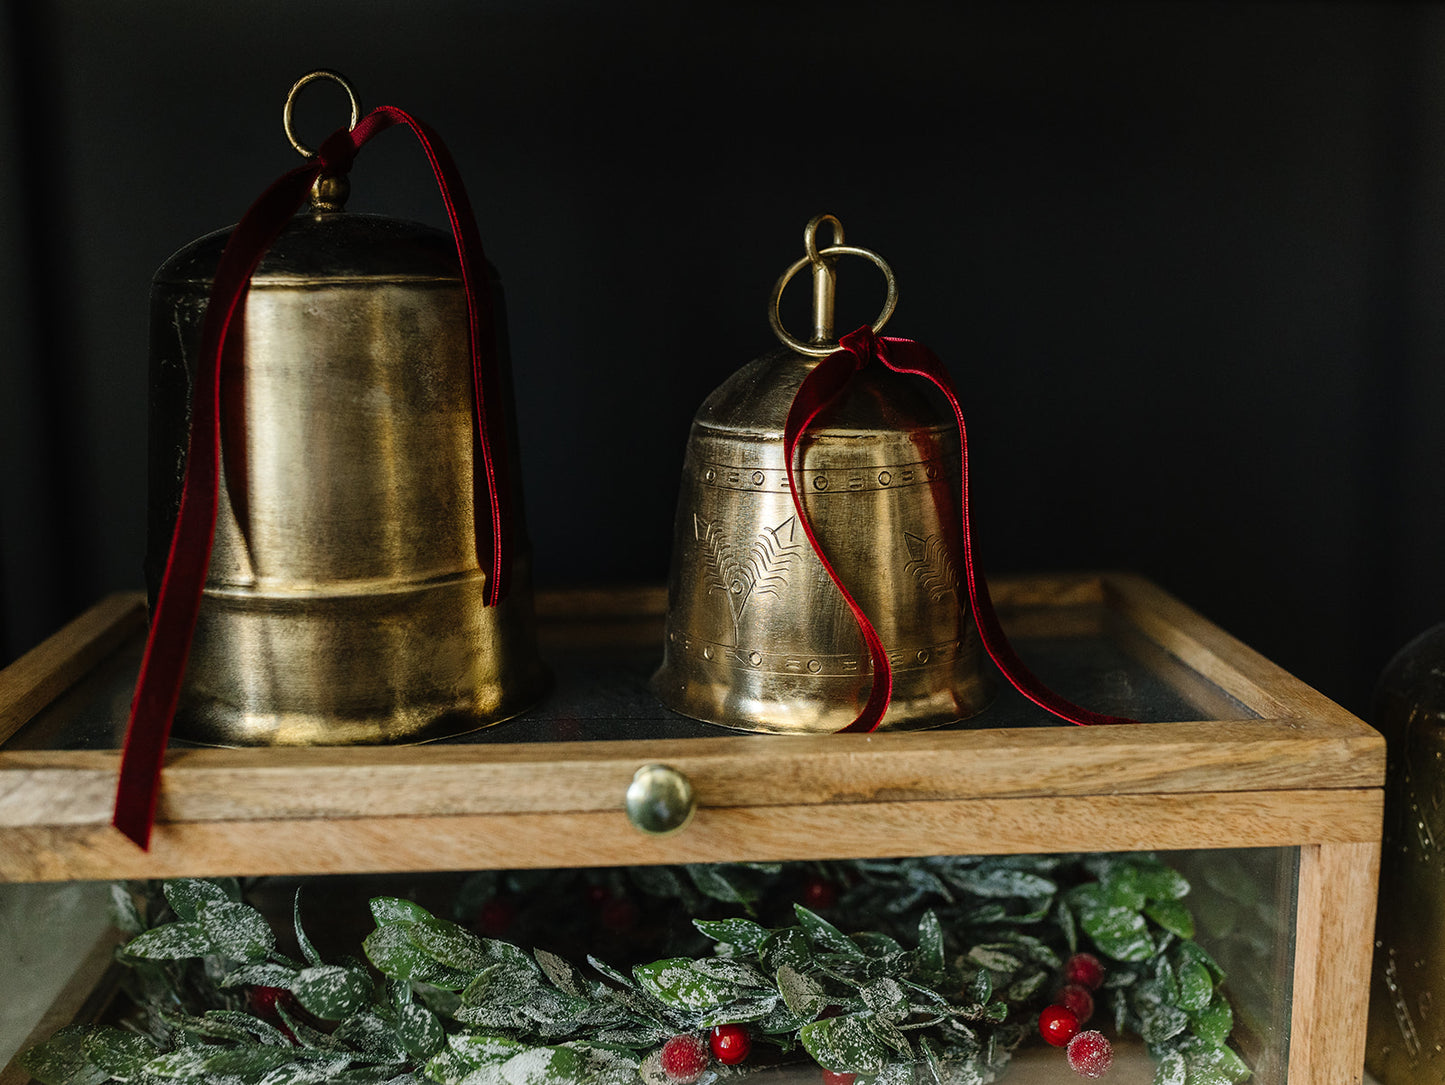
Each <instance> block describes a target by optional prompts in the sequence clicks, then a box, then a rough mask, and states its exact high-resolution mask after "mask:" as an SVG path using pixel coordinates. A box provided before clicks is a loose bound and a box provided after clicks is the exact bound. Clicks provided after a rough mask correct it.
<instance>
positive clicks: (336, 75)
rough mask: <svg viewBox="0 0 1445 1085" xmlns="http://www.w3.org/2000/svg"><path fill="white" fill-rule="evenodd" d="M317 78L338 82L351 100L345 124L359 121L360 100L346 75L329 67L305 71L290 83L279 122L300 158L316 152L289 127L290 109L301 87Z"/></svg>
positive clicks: (310, 156)
mask: <svg viewBox="0 0 1445 1085" xmlns="http://www.w3.org/2000/svg"><path fill="white" fill-rule="evenodd" d="M318 79H329V80H331V82H333V83H337V84H340V86H341V89H342V90H344V91H346V97H347V98H349V99H350V100H351V121H350V123H348V124H347V126H346V127H347V128H355V127H356V126H357V124H358V123H359V122H360V121H361V102H360V100H359V99H358V98H357V97H356V88H355V87H353V86H352V85H351V82H350V81H349V80H348V79H347V78H346V76H344V75H342V74H341V73H340V72H334V71H332V70H331V69H330V68H317V69H316V70H315V71H312V72H307V73H306V74H305V75H303V76H302V77H301V78H300V79H298V80H296V82H295V83H293V84H291V90H290V92H289V93H288V94H287V95H286V107H285V108H284V109H283V110H282V111H281V123H282V125H283V126H284V127H285V129H286V138H287V140H289V141H290V143H291V146H292V147H294V148H296V153H297V154H299V155H300V156H301V157H302V158H315V157H316V152H315V151H314V150H312V149H311V148H310V147H308V146H307V145H306V144H304V143H302V142H301V141H300V140H299V139H297V138H296V131H295V129H294V128H292V127H291V109H292V106H293V105H294V104H295V102H296V95H297V94H298V93H299V92H300V90H301V88H302V87H304V86H305V85H306V84H307V83H314V82H316V80H318Z"/></svg>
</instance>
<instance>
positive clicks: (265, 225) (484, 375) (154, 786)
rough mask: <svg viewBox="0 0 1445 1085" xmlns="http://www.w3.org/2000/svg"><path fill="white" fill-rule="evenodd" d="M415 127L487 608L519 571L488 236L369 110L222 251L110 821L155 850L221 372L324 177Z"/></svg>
mask: <svg viewBox="0 0 1445 1085" xmlns="http://www.w3.org/2000/svg"><path fill="white" fill-rule="evenodd" d="M397 124H400V125H403V126H405V127H407V128H409V129H410V130H411V131H412V133H413V135H415V136H416V138H417V140H418V142H419V143H420V144H421V146H422V149H423V151H424V152H425V153H426V156H427V161H428V162H429V164H430V165H431V168H432V174H433V177H434V178H435V180H436V184H437V188H438V189H439V191H440V192H441V196H442V202H443V204H444V205H445V207H446V213H447V219H448V222H449V223H450V226H451V230H452V236H453V238H454V240H455V241H456V245H457V257H458V261H459V263H460V266H461V274H462V284H463V289H464V292H465V295H466V304H467V319H468V332H469V344H470V351H471V370H472V405H473V411H474V415H475V425H476V440H475V442H474V443H475V445H476V448H477V454H478V461H479V462H478V469H479V473H480V474H481V476H482V479H483V480H484V482H485V486H484V487H482V486H479V487H478V489H479V491H480V490H482V489H485V497H486V502H487V506H488V507H487V513H486V516H485V517H484V516H483V515H482V514H481V509H480V508H479V509H478V510H477V511H478V515H477V517H476V540H477V542H476V545H477V559H478V564H479V566H480V568H482V569H483V570H484V571H485V572H486V574H487V596H486V600H485V601H486V604H487V605H488V606H495V605H496V604H497V603H498V602H499V601H500V600H501V599H502V598H504V597H505V595H506V591H507V588H508V587H509V584H508V577H509V574H510V570H511V547H512V542H511V537H510V524H511V517H510V510H509V508H508V507H507V504H506V501H507V490H506V487H505V485H503V482H504V480H505V479H506V478H507V466H506V448H507V439H506V430H505V413H504V411H503V410H502V405H501V379H500V371H499V366H498V359H497V356H496V338H495V330H494V326H493V318H492V311H491V302H490V297H489V295H488V291H487V285H486V275H485V268H486V263H485V258H484V257H483V255H482V246H481V238H480V235H479V232H478V230H477V226H476V220H475V218H474V216H473V214H472V210H471V205H470V203H469V201H468V200H467V196H466V190H465V188H464V187H463V185H462V183H461V178H460V175H459V173H458V171H457V168H456V165H455V164H454V162H453V161H452V158H451V155H450V154H449V153H448V152H447V150H446V147H445V145H444V144H443V143H442V142H441V139H440V138H439V137H438V136H437V135H436V133H435V132H433V131H432V130H431V129H430V128H428V127H427V126H426V125H424V124H422V123H421V122H420V121H418V120H416V119H415V118H413V117H411V116H409V115H408V114H406V113H405V112H403V111H402V110H400V109H396V108H395V107H392V106H381V107H379V108H377V109H374V110H372V111H371V112H370V113H368V114H367V115H366V116H365V117H363V118H362V120H361V122H360V123H359V124H357V125H356V127H354V128H352V129H350V130H347V129H342V130H340V131H338V132H335V133H333V134H332V135H331V136H330V137H329V138H328V139H327V140H326V142H325V143H323V144H322V145H321V149H320V151H319V153H318V154H317V155H316V157H315V158H314V159H312V160H310V161H308V162H307V163H306V164H305V165H302V166H298V167H297V168H296V169H293V170H291V171H290V172H288V173H286V174H284V175H283V176H282V177H280V178H279V179H278V180H276V181H275V182H274V183H273V184H272V185H271V186H270V187H269V188H267V189H266V191H265V192H263V193H262V194H261V196H260V197H259V198H258V199H257V200H256V202H255V203H253V204H252V205H251V206H250V208H248V209H247V211H246V213H245V215H243V216H242V218H241V221H240V223H239V224H238V225H237V226H236V229H235V231H234V232H233V233H232V235H231V237H230V239H229V240H228V241H227V243H226V247H225V249H224V250H223V251H222V253H221V258H220V262H219V263H218V265H217V268H216V274H215V279H214V281H213V283H212V286H211V293H210V299H209V303H208V305H207V309H206V317H205V321H204V323H203V324H202V328H201V344H200V351H199V356H198V360H197V373H196V381H195V390H194V393H193V398H192V403H191V419H190V432H189V439H188V447H187V454H186V470H185V478H184V481H183V483H182V488H181V501H180V506H179V509H178V511H177V515H176V524H175V528H174V530H173V532H172V534H171V544H170V549H169V551H168V553H167V557H166V565H165V570H164V572H163V573H162V576H161V581H160V585H159V587H158V589H157V592H156V599H155V604H154V607H153V608H152V613H151V621H150V629H149V631H148V633H147V636H146V644H145V651H144V654H143V655H142V657H141V665H140V673H139V676H138V677H137V680H136V689H135V695H134V697H133V698H132V701H131V710H130V717H129V719H128V721H127V724H126V733H125V740H124V744H123V746H122V752H121V764H120V777H119V782H118V785H117V789H116V801H115V811H114V814H113V817H112V823H113V824H114V825H115V827H116V828H118V829H119V830H120V831H121V832H122V833H124V834H125V835H126V836H127V837H129V838H130V839H131V840H133V841H134V842H135V843H136V844H138V845H139V846H140V847H141V848H143V849H144V848H149V846H150V836H151V829H152V826H153V825H154V823H155V815H156V807H157V803H158V800H159V796H160V774H161V767H162V764H163V762H164V760H165V752H166V746H167V744H168V743H169V741H170V733H171V724H172V721H173V720H174V718H175V712H176V707H177V704H178V703H179V700H180V692H181V683H182V680H183V678H184V676H185V669H186V662H187V660H188V658H189V656H190V648H191V638H192V636H193V635H194V632H195V627H196V620H197V618H198V616H199V614H200V607H201V595H202V591H203V589H204V587H205V581H206V574H207V570H208V568H209V566H210V558H211V549H212V545H213V542H214V539H215V526H216V514H217V510H218V505H219V500H220V467H221V369H222V359H223V356H224V353H225V349H226V343H227V338H228V336H229V334H230V331H231V328H232V326H233V324H234V323H235V320H236V317H237V315H238V314H239V313H240V311H241V307H242V305H243V302H244V300H245V297H246V293H247V290H248V288H249V286H250V282H251V277H252V275H254V274H255V271H256V268H257V266H258V265H259V264H260V262H261V260H262V258H263V257H264V256H265V254H266V252H267V251H268V250H269V249H270V247H271V245H272V244H273V243H274V242H275V240H276V238H277V237H278V236H280V234H281V232H282V230H284V229H285V227H286V224H287V223H288V222H289V221H290V220H291V218H292V217H293V216H294V215H295V214H296V212H297V211H299V210H300V209H301V206H302V204H303V203H304V202H305V200H306V198H307V196H308V194H309V193H310V191H311V186H312V183H313V182H314V181H315V180H316V178H317V177H318V176H319V175H320V174H322V173H323V172H326V173H334V174H345V173H346V172H347V171H348V170H349V169H350V168H351V164H352V161H353V160H354V159H355V156H356V154H357V152H358V151H360V149H361V148H362V147H363V146H364V145H365V144H366V143H367V141H369V140H370V139H371V138H372V137H373V136H375V135H377V134H379V133H380V132H383V131H385V130H386V129H387V128H390V127H392V126H393V125H397Z"/></svg>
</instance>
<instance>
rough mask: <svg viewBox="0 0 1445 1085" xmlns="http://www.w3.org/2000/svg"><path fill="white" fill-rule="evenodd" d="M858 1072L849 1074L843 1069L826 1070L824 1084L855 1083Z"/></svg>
mask: <svg viewBox="0 0 1445 1085" xmlns="http://www.w3.org/2000/svg"><path fill="white" fill-rule="evenodd" d="M857 1076H858V1075H857V1074H847V1073H844V1072H843V1071H841V1070H824V1071H823V1085H853V1080H854V1079H855V1078H856V1077H857Z"/></svg>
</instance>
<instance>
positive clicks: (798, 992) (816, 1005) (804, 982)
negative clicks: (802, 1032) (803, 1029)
mask: <svg viewBox="0 0 1445 1085" xmlns="http://www.w3.org/2000/svg"><path fill="white" fill-rule="evenodd" d="M777 979H778V991H779V992H780V993H781V994H782V996H783V1002H784V1003H786V1004H787V1007H788V1009H789V1010H791V1011H792V1012H793V1014H794V1015H795V1016H797V1017H801V1018H803V1019H804V1020H806V1021H811V1020H812V1019H813V1018H814V1017H817V1016H818V1014H820V1013H821V1012H822V1011H823V1007H825V1006H827V1005H828V996H827V995H826V994H825V993H824V991H823V987H822V985H821V984H819V983H818V981H817V980H815V979H813V978H812V977H811V976H809V975H807V974H806V973H803V972H799V971H798V970H797V969H796V968H794V967H793V966H792V965H787V964H785V965H783V966H781V967H780V968H779V969H778V975H777Z"/></svg>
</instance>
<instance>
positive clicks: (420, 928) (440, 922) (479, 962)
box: [408, 919, 490, 972]
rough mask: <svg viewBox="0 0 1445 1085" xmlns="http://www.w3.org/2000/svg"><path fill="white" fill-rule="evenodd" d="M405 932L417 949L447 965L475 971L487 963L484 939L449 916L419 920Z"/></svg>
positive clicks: (463, 970) (465, 970) (458, 969)
mask: <svg viewBox="0 0 1445 1085" xmlns="http://www.w3.org/2000/svg"><path fill="white" fill-rule="evenodd" d="M408 933H409V935H410V936H411V940H412V942H413V943H415V945H416V947H417V948H418V949H420V950H421V951H422V952H423V953H425V954H426V955H427V956H428V957H430V958H431V959H432V960H434V961H436V962H437V963H438V964H442V965H446V966H447V967H448V968H455V969H456V970H457V971H459V972H475V971H476V970H477V969H479V968H484V967H486V966H487V965H488V964H489V963H490V962H489V961H488V959H487V945H486V943H485V942H483V941H482V939H480V938H478V937H477V936H476V935H475V934H473V933H472V932H471V931H469V930H467V929H466V928H465V927H462V926H458V925H457V924H456V923H452V922H450V921H448V920H445V919H424V920H420V921H419V922H417V923H414V924H412V926H411V927H410V928H408Z"/></svg>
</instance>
